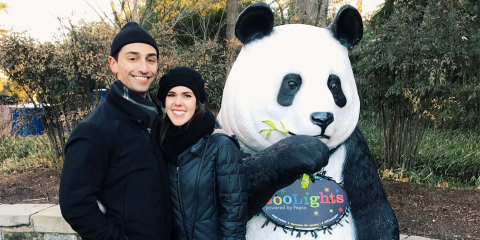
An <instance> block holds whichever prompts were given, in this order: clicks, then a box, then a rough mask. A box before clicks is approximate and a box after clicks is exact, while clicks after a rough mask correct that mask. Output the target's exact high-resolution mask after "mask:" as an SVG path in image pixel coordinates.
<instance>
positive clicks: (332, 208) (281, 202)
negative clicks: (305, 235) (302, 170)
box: [262, 176, 348, 230]
mask: <svg viewBox="0 0 480 240" xmlns="http://www.w3.org/2000/svg"><path fill="white" fill-rule="evenodd" d="M315 178H316V181H315V182H310V184H309V186H308V188H302V187H301V186H300V183H301V180H297V181H295V182H294V183H293V184H292V185H290V186H288V187H286V188H284V189H280V190H279V191H277V192H276V193H275V195H273V197H272V198H271V199H270V201H269V202H268V203H267V204H266V205H265V206H264V207H263V208H262V211H263V214H264V215H265V216H266V217H267V218H269V219H270V220H271V221H273V222H274V223H276V224H277V225H279V226H282V227H287V228H295V229H298V230H313V229H324V228H328V227H330V226H332V225H334V224H336V223H337V222H339V221H340V220H341V219H342V218H343V216H344V215H345V211H346V209H347V207H348V199H347V194H346V193H345V191H344V190H343V188H342V187H341V186H340V185H338V184H337V183H336V182H335V181H333V180H331V179H329V178H326V177H322V176H315Z"/></svg>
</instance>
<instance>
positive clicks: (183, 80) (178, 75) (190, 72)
mask: <svg viewBox="0 0 480 240" xmlns="http://www.w3.org/2000/svg"><path fill="white" fill-rule="evenodd" d="M177 86H184V87H188V88H190V89H191V90H192V92H193V94H195V98H196V99H197V100H198V101H199V102H201V103H205V100H207V92H206V91H205V81H204V80H203V78H202V75H200V73H198V72H197V71H195V69H193V68H189V67H184V66H180V67H174V68H172V69H170V70H168V71H167V73H165V74H164V75H163V76H162V77H161V78H160V88H159V89H158V92H157V99H158V100H159V101H161V102H162V104H163V106H165V99H166V98H167V93H168V91H170V89H172V88H174V87H177Z"/></svg>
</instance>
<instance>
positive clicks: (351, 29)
mask: <svg viewBox="0 0 480 240" xmlns="http://www.w3.org/2000/svg"><path fill="white" fill-rule="evenodd" d="M328 29H330V32H332V35H333V37H334V38H335V39H337V40H338V41H339V42H340V44H342V45H343V46H345V47H351V46H354V45H355V44H357V43H358V42H360V40H361V39H362V37H363V22H362V16H361V15H360V13H359V12H358V11H357V9H355V8H354V7H352V6H350V5H345V6H343V7H342V8H340V10H338V13H337V15H335V19H334V20H333V22H332V23H331V24H330V26H329V27H328Z"/></svg>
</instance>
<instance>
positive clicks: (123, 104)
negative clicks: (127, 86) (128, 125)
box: [106, 80, 162, 126]
mask: <svg viewBox="0 0 480 240" xmlns="http://www.w3.org/2000/svg"><path fill="white" fill-rule="evenodd" d="M114 84H116V85H120V87H123V86H124V85H123V83H122V82H120V80H116V81H115V82H113V83H112V86H111V87H110V91H109V92H108V94H107V99H106V102H107V103H108V104H110V105H112V106H114V107H115V108H117V109H118V110H119V112H120V113H121V114H122V115H123V116H124V117H126V118H128V119H131V120H134V121H138V122H141V123H143V124H145V123H146V125H147V126H148V125H150V124H149V121H150V115H149V114H148V113H147V112H145V111H144V110H142V109H141V108H140V107H139V106H138V105H136V104H134V103H133V102H131V101H128V100H127V99H125V98H124V97H123V93H121V92H119V91H117V90H116V89H118V87H114V86H113V85H114ZM139 97H140V98H141V96H139ZM145 100H146V99H145ZM148 101H150V100H148ZM152 102H153V101H152ZM153 104H154V105H155V107H156V108H157V110H158V112H159V114H160V113H162V110H161V108H160V107H159V106H158V105H157V104H156V103H155V102H153ZM157 117H158V116H157Z"/></svg>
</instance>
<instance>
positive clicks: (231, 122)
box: [218, 4, 399, 240]
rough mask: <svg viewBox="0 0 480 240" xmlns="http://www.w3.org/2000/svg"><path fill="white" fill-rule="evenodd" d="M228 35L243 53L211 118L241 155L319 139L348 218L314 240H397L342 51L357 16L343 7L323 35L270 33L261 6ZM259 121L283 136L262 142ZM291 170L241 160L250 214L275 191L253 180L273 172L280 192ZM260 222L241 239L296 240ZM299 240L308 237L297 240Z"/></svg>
mask: <svg viewBox="0 0 480 240" xmlns="http://www.w3.org/2000/svg"><path fill="white" fill-rule="evenodd" d="M235 31H236V36H237V38H238V39H239V40H240V41H241V42H242V43H243V44H244V47H243V48H242V51H241V52H240V54H239V56H238V58H237V60H236V62H235V64H234V65H233V68H232V70H231V72H230V75H229V77H228V79H227V81H226V85H225V89H224V94H223V102H222V107H221V110H220V113H219V117H218V120H219V123H220V125H221V126H222V128H223V129H224V130H226V131H227V132H228V133H230V134H234V135H236V136H237V138H238V140H239V142H240V144H241V146H242V149H243V150H244V151H245V152H247V153H251V154H257V155H258V153H260V152H262V151H263V150H264V149H266V148H269V147H271V146H272V145H273V146H275V145H276V144H278V143H279V142H280V143H281V142H282V141H284V140H286V138H288V137H289V136H294V135H309V136H314V137H316V138H317V139H320V140H321V141H323V142H324V143H325V144H326V146H327V147H328V149H327V148H326V147H325V149H323V148H322V149H318V151H319V155H322V154H324V155H327V154H328V164H327V165H326V166H325V168H324V170H325V171H326V175H327V176H330V177H332V178H333V179H334V180H335V181H336V182H338V183H340V184H342V185H343V187H344V189H345V191H346V193H347V195H348V198H349V201H350V206H349V207H350V214H349V215H348V216H347V217H344V218H343V219H342V221H341V222H340V223H341V225H343V227H342V226H340V225H336V226H333V227H332V229H331V234H329V233H326V234H323V233H320V236H319V238H320V239H365V240H372V239H389V240H390V239H398V238H399V231H398V223H397V220H396V218H395V215H394V213H393V210H392V208H391V207H390V204H389V203H388V200H387V197H386V195H385V192H384V190H383V187H382V184H381V181H380V179H379V177H378V175H377V173H376V169H375V166H374V163H373V160H372V158H371V155H370V152H369V150H368V146H367V144H366V141H365V139H364V137H363V136H362V134H361V133H360V131H359V130H358V128H356V124H357V121H358V116H359V111H360V101H359V97H358V93H357V89H356V85H355V79H354V77H353V72H352V69H351V65H350V61H349V58H348V49H347V47H350V46H353V45H355V44H357V43H358V42H359V41H360V40H361V38H362V36H363V23H362V19H361V16H360V14H359V13H358V11H357V10H356V9H355V8H353V7H351V6H344V7H342V8H341V9H340V10H339V11H338V13H337V15H336V17H335V19H334V21H333V22H332V24H331V25H330V26H329V27H328V28H317V27H314V26H308V25H301V24H292V25H283V26H278V27H273V14H272V11H271V9H270V8H269V7H268V6H267V5H265V4H253V5H251V6H249V7H247V8H246V9H245V10H244V11H243V12H242V13H241V14H240V17H239V18H238V20H237V24H236V30H235ZM263 120H271V121H272V122H274V123H275V124H276V125H277V127H278V128H280V129H281V123H280V122H282V123H283V124H284V125H285V127H286V129H287V130H288V132H289V133H288V134H282V133H280V132H277V131H273V132H272V134H271V135H270V137H269V138H268V139H267V138H266V136H265V133H259V131H260V130H261V129H264V128H269V126H268V125H267V124H265V123H263V122H262V121H263ZM294 137H299V136H294ZM276 147H278V148H282V147H288V148H289V151H290V152H291V154H293V155H297V154H298V155H301V154H303V152H304V151H303V150H302V148H301V147H296V146H295V145H294V144H290V145H287V146H281V145H280V146H276ZM252 156H255V155H252ZM277 159H278V158H277ZM319 159H322V158H319ZM296 164H297V163H296V162H285V161H284V160H283V159H278V160H277V161H275V160H272V159H270V161H269V162H259V161H255V158H252V157H251V158H247V159H245V165H246V169H247V177H248V181H249V190H248V191H249V194H250V193H258V194H259V200H258V201H259V202H255V200H256V199H253V201H254V202H252V198H249V201H251V202H250V203H249V206H255V205H259V204H260V203H261V204H264V201H265V199H264V196H260V193H262V192H271V190H272V188H277V187H278V186H280V185H282V184H276V186H271V185H270V184H263V185H260V184H256V183H258V177H259V176H260V177H261V176H262V174H263V173H265V175H266V176H269V174H270V176H271V175H272V169H275V171H276V172H277V173H279V172H280V173H282V175H285V180H284V182H283V185H285V184H287V183H288V184H289V183H291V182H292V181H293V180H292V178H291V176H290V175H292V174H293V175H295V174H300V173H301V172H298V171H299V168H298V167H296ZM298 164H300V163H298ZM321 164H323V165H322V166H324V165H325V163H323V162H322V163H321ZM248 173H250V176H249V175H248ZM274 173H275V172H274ZM274 173H273V174H274ZM278 179H282V176H278ZM266 182H268V181H266ZM288 184H287V185H288ZM257 209H258V207H257ZM257 209H255V211H256V210H257ZM265 220H266V218H265V217H264V216H263V215H261V214H260V215H256V216H254V217H253V218H252V219H251V220H250V221H249V223H248V226H247V239H259V240H267V239H276V240H277V239H278V240H282V239H293V238H296V234H293V235H292V234H290V233H289V234H285V233H284V231H282V230H278V229H277V230H276V231H274V228H275V226H274V224H269V225H267V226H264V227H262V226H263V224H264V223H265ZM347 221H348V222H347ZM301 239H315V237H314V236H312V235H311V234H306V235H304V234H302V235H301Z"/></svg>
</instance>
